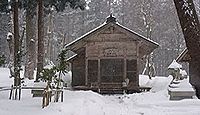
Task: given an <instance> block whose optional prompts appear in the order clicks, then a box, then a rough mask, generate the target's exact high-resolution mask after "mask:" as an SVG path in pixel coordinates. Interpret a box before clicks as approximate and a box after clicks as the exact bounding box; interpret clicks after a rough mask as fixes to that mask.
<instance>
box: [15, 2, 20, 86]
mask: <svg viewBox="0 0 200 115" xmlns="http://www.w3.org/2000/svg"><path fill="white" fill-rule="evenodd" d="M13 11H14V17H13V24H14V86H19V85H20V72H19V71H18V70H19V68H18V63H19V60H18V59H19V55H18V53H19V20H18V0H15V2H14V9H13Z"/></svg>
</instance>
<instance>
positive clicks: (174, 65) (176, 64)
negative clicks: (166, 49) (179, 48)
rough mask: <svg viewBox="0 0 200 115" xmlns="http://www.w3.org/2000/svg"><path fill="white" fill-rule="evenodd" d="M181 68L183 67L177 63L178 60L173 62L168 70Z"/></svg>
mask: <svg viewBox="0 0 200 115" xmlns="http://www.w3.org/2000/svg"><path fill="white" fill-rule="evenodd" d="M180 68H182V65H181V64H179V63H177V62H176V60H173V62H172V63H171V64H170V65H169V67H168V69H180Z"/></svg>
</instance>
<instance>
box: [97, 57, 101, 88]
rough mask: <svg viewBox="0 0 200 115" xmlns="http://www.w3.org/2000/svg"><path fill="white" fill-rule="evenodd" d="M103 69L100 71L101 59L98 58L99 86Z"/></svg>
mask: <svg viewBox="0 0 200 115" xmlns="http://www.w3.org/2000/svg"><path fill="white" fill-rule="evenodd" d="M100 72H101V69H100V58H98V86H100V85H101V75H100Z"/></svg>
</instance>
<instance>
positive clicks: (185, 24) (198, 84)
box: [174, 0, 200, 98]
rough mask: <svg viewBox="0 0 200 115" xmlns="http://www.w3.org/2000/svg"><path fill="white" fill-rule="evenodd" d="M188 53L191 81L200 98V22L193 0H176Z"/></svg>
mask: <svg viewBox="0 0 200 115" xmlns="http://www.w3.org/2000/svg"><path fill="white" fill-rule="evenodd" d="M174 3H175V6H176V9H177V13H178V17H179V20H180V24H181V27H182V31H183V34H184V38H185V41H186V46H187V48H188V53H189V55H190V56H191V61H190V62H189V64H190V68H189V71H190V83H191V84H192V85H193V86H194V87H195V88H196V93H197V96H198V98H200V52H199V51H200V24H199V20H198V17H197V13H196V10H195V6H194V3H193V0H174Z"/></svg>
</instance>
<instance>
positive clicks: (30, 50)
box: [24, 4, 36, 79]
mask: <svg viewBox="0 0 200 115" xmlns="http://www.w3.org/2000/svg"><path fill="white" fill-rule="evenodd" d="M28 5H29V6H30V5H31V4H28ZM35 10H36V9H31V7H29V8H27V9H26V51H27V52H26V62H25V72H24V77H25V78H29V79H34V76H33V75H34V69H35V63H36V51H35V50H36V48H35V24H34V22H35V21H34V13H33V12H35Z"/></svg>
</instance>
